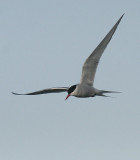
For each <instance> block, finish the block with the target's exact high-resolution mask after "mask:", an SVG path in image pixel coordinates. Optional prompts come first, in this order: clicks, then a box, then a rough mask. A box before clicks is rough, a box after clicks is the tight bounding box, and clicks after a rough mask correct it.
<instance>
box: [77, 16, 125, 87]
mask: <svg viewBox="0 0 140 160" xmlns="http://www.w3.org/2000/svg"><path fill="white" fill-rule="evenodd" d="M122 17H123V15H122V16H121V17H120V19H119V20H118V21H117V23H116V24H115V25H114V26H113V28H112V29H111V30H110V31H109V33H108V34H107V35H106V36H105V38H104V39H103V40H102V41H101V43H100V44H99V45H98V46H97V47H96V49H95V50H94V51H93V52H92V53H91V55H90V56H89V57H88V58H87V59H86V61H85V63H84V65H83V69H82V76H81V82H80V83H81V84H87V85H90V86H92V85H93V82H94V78H95V73H96V69H97V66H98V63H99V60H100V58H101V56H102V54H103V52H104V50H105V48H106V47H107V45H108V43H109V41H110V40H111V38H112V36H113V34H114V32H115V31H116V29H117V26H118V25H119V23H120V21H121V19H122Z"/></svg>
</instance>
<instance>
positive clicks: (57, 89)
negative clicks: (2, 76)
mask: <svg viewBox="0 0 140 160" xmlns="http://www.w3.org/2000/svg"><path fill="white" fill-rule="evenodd" d="M68 89H69V88H68V87H58V88H48V89H43V90H40V91H36V92H31V93H25V94H19V93H15V92H12V93H13V94H15V95H37V94H46V93H59V92H66V91H68Z"/></svg>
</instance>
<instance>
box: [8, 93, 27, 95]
mask: <svg viewBox="0 0 140 160" xmlns="http://www.w3.org/2000/svg"><path fill="white" fill-rule="evenodd" d="M11 93H12V94H14V95H24V94H19V93H15V92H11Z"/></svg>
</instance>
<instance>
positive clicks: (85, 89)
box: [12, 14, 124, 100]
mask: <svg viewBox="0 0 140 160" xmlns="http://www.w3.org/2000/svg"><path fill="white" fill-rule="evenodd" d="M123 15H124V14H123ZM123 15H122V16H121V17H120V18H119V20H118V21H117V22H116V24H115V25H114V26H113V27H112V29H111V30H110V31H109V33H108V34H107V35H106V36H105V37H104V39H103V40H102V41H101V42H100V44H99V45H98V46H97V47H96V48H95V50H94V51H93V52H92V53H91V55H90V56H89V57H88V58H87V59H86V61H85V63H84V65H83V67H82V75H81V81H80V83H79V84H75V85H72V86H71V87H55V88H48V89H43V90H40V91H36V92H31V93H25V94H19V93H15V92H12V93H13V94H15V95H38V94H46V93H59V92H68V95H67V97H66V99H67V98H68V97H69V96H75V97H80V98H86V97H95V96H104V97H108V96H106V95H105V93H120V92H116V91H106V90H99V89H96V88H94V79H95V73H96V69H97V66H98V63H99V61H100V58H101V56H102V54H103V52H104V50H105V48H106V47H107V45H108V43H109V42H110V40H111V38H112V36H113V34H114V33H115V31H116V29H117V27H118V25H119V23H120V21H121V19H122V17H123ZM66 99H65V100H66Z"/></svg>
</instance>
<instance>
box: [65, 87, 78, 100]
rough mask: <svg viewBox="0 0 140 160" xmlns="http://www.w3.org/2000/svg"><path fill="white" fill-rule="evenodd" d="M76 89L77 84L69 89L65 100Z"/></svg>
mask: <svg viewBox="0 0 140 160" xmlns="http://www.w3.org/2000/svg"><path fill="white" fill-rule="evenodd" d="M75 89H76V85H73V86H71V87H70V88H69V89H68V95H67V97H66V99H65V100H67V99H68V98H69V96H71V94H72V93H73V92H74V90H75Z"/></svg>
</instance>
